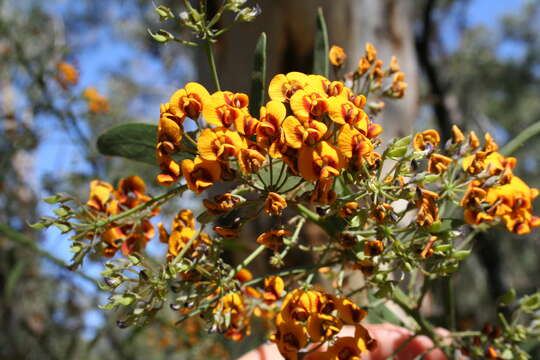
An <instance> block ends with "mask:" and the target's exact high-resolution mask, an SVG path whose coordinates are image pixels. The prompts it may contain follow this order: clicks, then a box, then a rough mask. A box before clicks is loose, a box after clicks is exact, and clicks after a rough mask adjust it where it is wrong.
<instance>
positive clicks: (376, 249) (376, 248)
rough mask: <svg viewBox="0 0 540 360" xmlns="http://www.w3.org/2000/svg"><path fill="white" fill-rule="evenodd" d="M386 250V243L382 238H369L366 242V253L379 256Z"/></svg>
mask: <svg viewBox="0 0 540 360" xmlns="http://www.w3.org/2000/svg"><path fill="white" fill-rule="evenodd" d="M383 251H384V244H383V242H382V241H380V240H369V241H366V242H365V243H364V255H366V256H377V255H381V254H382V252H383Z"/></svg>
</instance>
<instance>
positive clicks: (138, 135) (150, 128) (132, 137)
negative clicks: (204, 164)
mask: <svg viewBox="0 0 540 360" xmlns="http://www.w3.org/2000/svg"><path fill="white" fill-rule="evenodd" d="M156 137H157V126H156V125H153V124H147V123H136V122H130V123H125V124H121V125H117V126H114V127H112V128H109V129H107V130H106V131H105V132H104V133H103V134H101V135H100V136H99V137H98V140H97V148H98V150H99V152H100V153H102V154H103V155H108V156H120V157H123V158H126V159H130V160H135V161H139V162H143V163H146V164H150V165H156V166H157V165H158V164H157V159H156ZM184 140H185V139H182V145H183V146H184V147H186V148H189V149H193V145H192V144H190V143H188V142H187V141H184ZM172 157H173V158H174V159H175V160H176V161H181V160H183V159H192V158H194V157H195V156H194V155H193V154H191V153H189V152H187V151H181V152H179V153H178V154H174V156H172Z"/></svg>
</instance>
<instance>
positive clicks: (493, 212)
mask: <svg viewBox="0 0 540 360" xmlns="http://www.w3.org/2000/svg"><path fill="white" fill-rule="evenodd" d="M472 145H477V143H476V142H474V141H473V144H472ZM472 145H471V146H472ZM497 150H498V146H497V144H496V143H495V142H494V141H493V139H492V138H491V136H490V135H489V134H486V136H485V144H484V146H483V147H482V148H480V147H479V145H478V146H477V148H476V152H475V153H474V154H471V155H469V156H468V157H466V158H465V159H464V160H463V170H465V171H466V172H467V173H468V174H470V175H471V177H472V178H473V180H472V181H471V182H470V183H469V186H468V189H467V192H466V193H465V196H464V197H463V200H462V201H461V206H463V207H464V208H465V214H464V216H465V220H466V221H467V222H468V223H469V224H474V225H478V224H481V223H485V222H492V221H495V220H496V219H501V220H502V221H503V222H504V224H505V225H506V228H507V229H508V231H511V232H514V233H516V234H519V235H522V234H527V233H529V232H530V231H531V229H532V228H534V227H537V226H539V225H540V218H538V217H537V216H534V215H532V201H533V200H534V199H535V198H536V197H537V196H538V190H537V189H535V188H531V187H529V186H528V185H527V184H526V183H525V182H524V181H523V180H521V179H520V178H519V177H517V176H516V175H514V174H513V172H512V170H513V169H514V167H515V166H516V162H517V160H516V159H515V158H513V157H505V156H503V155H501V154H500V153H498V152H497Z"/></svg>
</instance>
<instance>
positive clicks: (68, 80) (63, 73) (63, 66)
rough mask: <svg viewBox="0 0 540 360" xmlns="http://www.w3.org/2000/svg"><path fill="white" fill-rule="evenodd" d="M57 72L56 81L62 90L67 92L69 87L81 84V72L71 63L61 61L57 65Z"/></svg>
mask: <svg viewBox="0 0 540 360" xmlns="http://www.w3.org/2000/svg"><path fill="white" fill-rule="evenodd" d="M56 70H57V71H58V73H57V75H56V80H57V81H58V83H59V84H60V86H61V87H62V89H64V90H66V89H67V88H68V87H70V86H72V85H77V83H78V82H79V72H78V71H77V69H75V67H74V66H73V65H71V64H70V63H67V62H65V61H60V62H59V63H58V64H57V65H56Z"/></svg>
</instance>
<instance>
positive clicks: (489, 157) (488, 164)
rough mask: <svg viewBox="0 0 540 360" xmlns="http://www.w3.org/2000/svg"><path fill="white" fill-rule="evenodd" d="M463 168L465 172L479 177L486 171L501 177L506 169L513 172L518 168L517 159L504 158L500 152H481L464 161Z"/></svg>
mask: <svg viewBox="0 0 540 360" xmlns="http://www.w3.org/2000/svg"><path fill="white" fill-rule="evenodd" d="M462 166H463V170H465V171H467V172H468V173H469V174H471V175H478V174H479V173H481V172H482V171H484V170H486V169H487V171H488V172H489V174H490V175H499V174H501V173H502V172H503V171H504V170H505V169H510V170H512V169H513V168H514V167H515V166H516V158H513V157H504V156H502V155H501V154H499V153H498V152H492V153H490V154H488V153H487V152H485V151H479V152H477V153H476V154H474V155H470V156H467V157H466V158H465V159H463V163H462Z"/></svg>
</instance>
